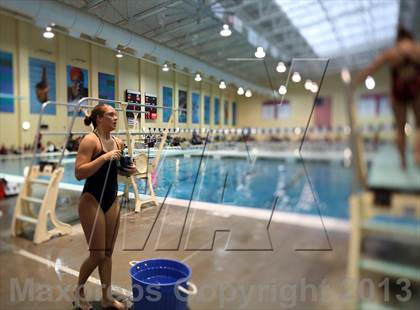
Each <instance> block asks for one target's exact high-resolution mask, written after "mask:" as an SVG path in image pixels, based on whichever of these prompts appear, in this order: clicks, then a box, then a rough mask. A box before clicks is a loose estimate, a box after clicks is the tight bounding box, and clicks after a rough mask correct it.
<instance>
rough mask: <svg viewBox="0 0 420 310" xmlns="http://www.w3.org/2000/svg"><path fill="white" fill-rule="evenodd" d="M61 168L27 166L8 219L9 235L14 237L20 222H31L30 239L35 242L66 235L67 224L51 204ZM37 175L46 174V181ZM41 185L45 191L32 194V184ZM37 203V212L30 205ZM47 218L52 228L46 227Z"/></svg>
mask: <svg viewBox="0 0 420 310" xmlns="http://www.w3.org/2000/svg"><path fill="white" fill-rule="evenodd" d="M63 173H64V167H57V168H56V169H54V167H53V165H48V164H47V165H45V166H44V167H43V169H42V170H41V169H40V166H39V165H33V166H30V167H29V168H28V169H27V173H26V177H25V181H24V184H23V188H22V190H21V192H20V194H19V196H18V198H17V202H16V207H15V211H14V214H13V219H12V228H11V230H12V235H13V236H17V235H19V234H21V233H23V228H24V224H25V223H26V224H31V225H35V233H34V236H33V242H34V243H35V244H39V243H42V242H44V241H47V240H49V239H50V238H51V237H53V236H55V235H64V234H70V233H71V231H72V228H71V226H70V225H68V224H66V223H63V222H61V221H60V220H58V218H57V216H56V213H55V207H56V204H57V196H58V186H59V183H60V180H61V178H62V177H63ZM39 177H49V180H46V179H40V178H39ZM35 184H37V185H40V186H45V187H46V191H45V194H44V196H43V198H42V199H41V198H37V197H33V196H32V193H33V190H32V186H33V185H35ZM34 205H38V206H40V207H39V211H38V214H35V212H34V211H33V209H34V208H33V206H34ZM48 219H50V220H51V223H52V225H53V226H54V228H52V229H49V228H48Z"/></svg>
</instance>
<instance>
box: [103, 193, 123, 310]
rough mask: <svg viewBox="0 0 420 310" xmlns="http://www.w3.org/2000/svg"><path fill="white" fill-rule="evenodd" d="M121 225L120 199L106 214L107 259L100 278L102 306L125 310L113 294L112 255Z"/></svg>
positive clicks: (104, 261) (116, 200)
mask: <svg viewBox="0 0 420 310" xmlns="http://www.w3.org/2000/svg"><path fill="white" fill-rule="evenodd" d="M119 225H120V205H119V203H118V199H115V201H114V203H113V205H112V207H111V208H110V209H109V210H108V211H107V212H106V213H105V226H106V232H105V238H106V240H105V246H106V248H105V259H104V260H103V261H102V262H101V263H100V264H99V276H100V278H101V283H102V296H103V297H102V304H103V305H104V306H108V307H113V308H116V309H125V305H124V304H122V303H120V302H118V301H116V300H114V299H113V297H112V294H111V293H112V292H111V273H112V253H113V251H114V245H115V241H116V240H117V235H118V228H119Z"/></svg>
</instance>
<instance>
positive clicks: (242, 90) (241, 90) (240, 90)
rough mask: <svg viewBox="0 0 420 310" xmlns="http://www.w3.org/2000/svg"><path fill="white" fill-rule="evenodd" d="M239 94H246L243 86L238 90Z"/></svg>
mask: <svg viewBox="0 0 420 310" xmlns="http://www.w3.org/2000/svg"><path fill="white" fill-rule="evenodd" d="M236 93H237V94H238V95H239V96H242V95H243V94H245V91H244V89H243V88H242V87H239V88H238V91H237V92H236Z"/></svg>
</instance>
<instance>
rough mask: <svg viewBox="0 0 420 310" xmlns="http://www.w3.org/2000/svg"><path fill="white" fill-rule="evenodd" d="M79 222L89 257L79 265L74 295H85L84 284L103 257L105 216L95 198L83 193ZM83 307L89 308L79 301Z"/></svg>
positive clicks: (85, 303) (82, 296)
mask: <svg viewBox="0 0 420 310" xmlns="http://www.w3.org/2000/svg"><path fill="white" fill-rule="evenodd" d="M79 215H80V223H81V224H82V228H83V232H84V234H85V237H86V241H87V243H88V248H89V257H88V258H86V259H85V261H84V262H83V263H82V266H81V267H80V273H79V279H78V286H77V290H76V294H77V295H76V297H79V298H80V297H81V298H82V299H83V298H84V297H85V293H84V285H85V283H86V281H87V279H88V278H89V276H90V275H91V274H92V272H93V271H94V270H95V268H96V267H97V266H99V264H100V263H101V262H102V261H103V260H104V259H105V240H106V239H105V216H104V214H103V212H102V210H101V209H100V208H99V206H98V202H97V201H96V199H95V198H94V197H93V196H92V195H90V194H88V193H84V194H82V196H81V197H80V203H79ZM81 306H83V309H89V307H90V305H89V304H88V303H87V302H81Z"/></svg>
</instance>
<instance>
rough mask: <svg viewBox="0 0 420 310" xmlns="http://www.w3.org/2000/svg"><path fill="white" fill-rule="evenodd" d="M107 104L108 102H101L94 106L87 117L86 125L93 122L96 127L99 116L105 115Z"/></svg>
mask: <svg viewBox="0 0 420 310" xmlns="http://www.w3.org/2000/svg"><path fill="white" fill-rule="evenodd" d="M106 106H107V104H105V103H99V104H98V105H96V107H94V108H93V110H92V112H90V115H89V116H86V117H85V120H84V122H85V125H86V126H89V125H90V124H93V128H96V126H98V124H97V123H96V120H97V119H98V116H103V115H104V114H105V112H106V109H105V107H106Z"/></svg>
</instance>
